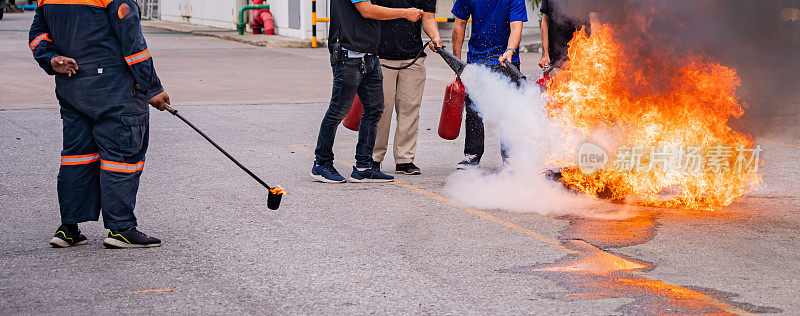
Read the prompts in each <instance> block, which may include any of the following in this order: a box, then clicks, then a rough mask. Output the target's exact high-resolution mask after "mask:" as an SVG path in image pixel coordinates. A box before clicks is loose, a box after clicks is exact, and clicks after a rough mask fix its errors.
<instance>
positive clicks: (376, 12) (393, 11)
mask: <svg viewBox="0 0 800 316" xmlns="http://www.w3.org/2000/svg"><path fill="white" fill-rule="evenodd" d="M354 4H355V6H356V10H358V12H359V13H361V16H363V17H365V18H367V19H373V20H394V19H406V20H409V21H411V22H416V21H417V20H419V18H420V17H421V16H422V10H420V9H417V8H406V9H397V8H387V7H382V6H379V5H374V4H372V2H370V1H359V2H356V3H354Z"/></svg>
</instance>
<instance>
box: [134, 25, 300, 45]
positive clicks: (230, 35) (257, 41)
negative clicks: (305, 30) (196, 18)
mask: <svg viewBox="0 0 800 316" xmlns="http://www.w3.org/2000/svg"><path fill="white" fill-rule="evenodd" d="M142 26H143V27H149V28H154V29H159V30H165V31H171V32H178V33H186V34H193V35H202V36H211V37H216V38H219V39H224V40H229V41H235V42H240V43H245V44H249V45H253V46H263V47H270V48H310V47H311V41H307V40H300V39H295V38H290V37H286V36H280V35H258V34H245V35H239V34H238V33H237V32H236V31H233V30H227V29H220V28H214V27H207V26H199V25H192V24H186V23H176V22H167V21H160V20H148V21H142Z"/></svg>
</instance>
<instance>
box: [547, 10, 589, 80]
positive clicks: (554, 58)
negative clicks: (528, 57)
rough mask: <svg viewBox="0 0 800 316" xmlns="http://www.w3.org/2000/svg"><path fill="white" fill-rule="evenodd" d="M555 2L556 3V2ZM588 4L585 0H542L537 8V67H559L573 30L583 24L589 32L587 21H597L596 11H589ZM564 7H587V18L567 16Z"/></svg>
mask: <svg viewBox="0 0 800 316" xmlns="http://www.w3.org/2000/svg"><path fill="white" fill-rule="evenodd" d="M555 2H558V3H557V4H556V3H555ZM590 5H591V3H588V2H586V1H585V0H562V1H553V0H542V5H541V7H540V9H539V11H540V12H542V25H541V34H542V59H541V60H540V61H539V67H542V68H545V67H550V66H553V67H556V68H559V67H561V65H562V64H563V63H564V62H565V61H566V60H567V47H568V46H567V43H569V41H570V40H572V36H573V34H574V33H575V31H577V30H580V29H581V27H584V26H585V27H586V28H587V30H586V31H587V32H589V25H588V23H587V22H591V24H595V23H598V22H599V16H598V15H597V13H595V12H589V10H588V8H589V6H590ZM566 8H569V11H581V10H580V9H587V10H586V13H587V14H588V16H587V17H588V19H586V18H583V17H575V16H568V15H567V14H564V12H562V11H563V10H564V9H566ZM572 13H574V12H572ZM587 20H588V21H587Z"/></svg>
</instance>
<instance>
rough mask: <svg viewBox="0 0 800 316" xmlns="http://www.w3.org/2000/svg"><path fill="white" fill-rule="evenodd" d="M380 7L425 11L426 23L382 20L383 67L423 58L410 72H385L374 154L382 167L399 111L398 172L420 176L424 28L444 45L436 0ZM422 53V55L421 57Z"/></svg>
mask: <svg viewBox="0 0 800 316" xmlns="http://www.w3.org/2000/svg"><path fill="white" fill-rule="evenodd" d="M377 4H378V5H381V6H385V7H389V8H417V9H420V10H422V11H423V12H424V13H423V14H422V20H421V21H416V22H410V21H408V20H404V19H395V20H387V21H381V43H380V46H378V57H379V58H380V60H381V64H383V65H387V66H391V67H400V66H404V65H408V64H409V63H412V62H413V61H414V58H415V57H417V56H420V58H419V59H418V60H417V61H416V62H414V63H413V64H412V65H411V66H410V67H408V68H406V69H400V70H397V69H388V68H386V69H383V100H384V102H383V104H384V110H383V116H381V120H380V122H378V135H377V138H376V139H375V150H374V152H373V154H372V157H373V159H374V160H375V165H376V166H377V167H380V163H381V161H383V158H384V156H385V155H386V151H387V145H388V143H389V127H390V126H391V124H392V113H393V112H395V111H396V112H397V128H396V129H395V132H394V148H393V153H394V163H395V171H396V172H397V173H402V174H407V175H412V174H420V173H421V172H420V170H419V168H418V167H417V166H416V165H414V154H415V152H416V149H417V135H418V132H419V109H420V106H421V105H422V92H423V89H424V88H425V76H426V74H425V56H426V55H425V52H424V51H423V49H424V47H423V46H422V29H424V30H425V33H427V34H428V37H429V38H430V39H431V40H432V41H433V44H435V45H436V46H439V47H440V46H442V41H441V39H440V38H439V28H438V26H437V24H436V18H435V16H434V13H435V12H436V0H377ZM418 54H419V55H418Z"/></svg>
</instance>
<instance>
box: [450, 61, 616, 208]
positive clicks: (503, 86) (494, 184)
mask: <svg viewBox="0 0 800 316" xmlns="http://www.w3.org/2000/svg"><path fill="white" fill-rule="evenodd" d="M461 80H462V81H463V82H464V85H465V86H466V87H467V91H468V93H469V96H470V99H472V101H473V106H474V107H475V108H476V109H477V111H478V113H480V115H481V117H483V121H484V124H485V125H486V127H487V129H490V130H494V131H497V133H498V134H499V137H500V139H501V142H502V143H503V144H504V147H505V148H506V150H507V153H508V155H509V161H510V166H508V167H506V168H503V169H502V170H501V171H499V172H497V173H490V172H487V171H485V170H477V169H476V170H466V171H459V172H456V173H454V174H453V175H451V176H450V177H449V178H448V180H447V184H446V187H445V192H446V194H447V195H448V196H449V197H450V198H451V199H453V200H454V201H457V202H459V203H462V204H465V205H469V206H471V207H475V208H479V209H502V210H509V211H520V212H536V213H540V214H553V213H555V214H560V213H576V212H578V213H582V212H585V211H587V210H588V209H589V208H591V207H592V206H597V205H598V204H600V202H598V201H596V200H593V199H590V198H588V197H585V196H583V195H578V194H576V193H573V192H570V191H568V190H566V189H565V188H564V187H563V186H562V184H561V183H560V182H555V181H552V180H548V179H547V178H545V176H544V174H543V171H545V170H546V169H547V167H548V166H547V165H546V163H545V162H546V159H547V153H548V152H550V151H552V149H554V147H557V148H558V151H564V149H563V148H562V147H567V146H571V145H569V144H561V143H559V141H560V140H559V137H558V136H559V135H560V133H561V131H560V130H559V128H558V127H557V124H553V122H552V121H551V120H550V119H548V117H547V115H546V112H545V107H544V101H542V99H541V96H540V94H541V92H540V90H539V89H538V87H537V86H533V85H530V86H528V85H527V83H523V88H518V87H517V86H516V84H514V83H512V82H511V81H510V80H509V79H508V78H507V77H505V76H502V75H500V74H497V73H494V72H492V71H490V70H489V69H487V68H485V67H479V66H473V65H470V66H467V68H466V69H464V72H463V73H462V74H461ZM575 149H577V147H575Z"/></svg>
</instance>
